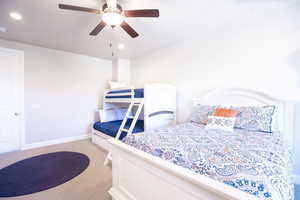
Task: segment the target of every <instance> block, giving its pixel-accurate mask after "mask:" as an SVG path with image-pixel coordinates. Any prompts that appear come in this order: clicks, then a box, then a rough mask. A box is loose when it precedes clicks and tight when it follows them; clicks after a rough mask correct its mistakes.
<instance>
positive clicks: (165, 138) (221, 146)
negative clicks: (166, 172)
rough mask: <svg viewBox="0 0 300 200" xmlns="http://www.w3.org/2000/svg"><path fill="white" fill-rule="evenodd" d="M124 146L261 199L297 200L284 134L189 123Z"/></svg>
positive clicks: (139, 137) (130, 138)
mask: <svg viewBox="0 0 300 200" xmlns="http://www.w3.org/2000/svg"><path fill="white" fill-rule="evenodd" d="M123 142H124V143H126V144H128V145H131V146H133V147H135V148H137V149H139V150H142V151H144V152H147V153H150V154H152V155H154V156H157V157H160V158H162V159H164V160H167V161H169V162H172V163H174V164H176V165H179V166H182V167H185V168H188V169H190V170H192V171H194V172H196V173H199V174H202V175H206V176H209V177H210V178H212V179H215V180H217V181H221V182H223V183H225V184H228V185H231V186H233V187H235V188H238V189H240V190H242V191H245V192H248V193H251V194H253V195H255V196H257V197H259V198H261V199H268V200H292V199H293V185H292V177H291V173H290V172H291V170H290V169H291V159H290V158H291V156H290V155H289V151H288V150H287V149H288V148H286V146H285V144H284V142H283V141H282V140H281V138H280V136H279V133H273V134H270V133H261V132H249V131H245V130H241V129H236V130H235V132H234V133H229V132H224V131H218V130H207V129H205V128H204V126H203V125H200V124H197V123H185V124H181V125H177V126H174V127H169V128H163V129H158V130H153V131H149V132H146V133H144V134H139V135H131V136H128V137H126V138H125V139H124V140H123Z"/></svg>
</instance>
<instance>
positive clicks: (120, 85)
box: [108, 81, 128, 89]
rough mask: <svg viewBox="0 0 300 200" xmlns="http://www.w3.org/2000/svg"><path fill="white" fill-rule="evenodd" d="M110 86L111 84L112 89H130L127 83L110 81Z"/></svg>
mask: <svg viewBox="0 0 300 200" xmlns="http://www.w3.org/2000/svg"><path fill="white" fill-rule="evenodd" d="M108 84H109V87H110V89H117V88H125V87H128V83H126V82H116V81H109V82H108Z"/></svg>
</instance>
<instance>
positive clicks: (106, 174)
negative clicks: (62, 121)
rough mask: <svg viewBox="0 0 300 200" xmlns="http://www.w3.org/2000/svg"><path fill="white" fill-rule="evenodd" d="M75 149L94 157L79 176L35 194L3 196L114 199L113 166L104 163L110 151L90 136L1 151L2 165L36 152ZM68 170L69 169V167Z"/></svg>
mask: <svg viewBox="0 0 300 200" xmlns="http://www.w3.org/2000/svg"><path fill="white" fill-rule="evenodd" d="M56 151H74V152H80V153H83V154H86V155H87V156H88V157H89V158H90V165H89V167H88V168H87V169H86V170H85V171H84V172H83V173H82V174H80V175H79V176H77V177H75V178H74V179H72V180H70V181H69V182H67V183H65V184H62V185H59V186H57V187H54V188H51V189H49V190H45V191H42V192H38V193H34V194H31V195H25V196H19V197H13V198H0V199H1V200H2V199H7V200H25V199H26V200H110V199H111V198H110V196H109V195H108V193H107V191H108V189H109V188H110V187H111V169H110V168H108V167H104V166H103V162H104V159H105V156H106V152H104V151H103V150H101V149H100V148H98V147H97V146H95V145H94V144H93V143H91V141H90V140H82V141H78V142H72V143H66V144H59V145H53V146H48V147H43V148H39V149H32V150H27V151H20V152H13V153H7V154H2V155H0V168H3V167H6V166H8V165H10V164H12V163H14V162H16V161H19V160H23V159H25V158H29V157H32V156H36V155H40V154H44V153H50V152H56ZM66 170H68V169H66Z"/></svg>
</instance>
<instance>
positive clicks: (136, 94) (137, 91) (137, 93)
mask: <svg viewBox="0 0 300 200" xmlns="http://www.w3.org/2000/svg"><path fill="white" fill-rule="evenodd" d="M130 92H131V90H130V89H126V90H114V91H110V92H108V93H107V94H108V95H106V97H105V98H107V99H120V98H121V99H127V98H131V96H130V95H122V94H123V93H130ZM110 94H120V96H110ZM134 98H144V89H143V88H140V89H134Z"/></svg>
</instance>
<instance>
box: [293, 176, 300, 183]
mask: <svg viewBox="0 0 300 200" xmlns="http://www.w3.org/2000/svg"><path fill="white" fill-rule="evenodd" d="M294 184H296V185H300V174H295V175H294Z"/></svg>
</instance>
